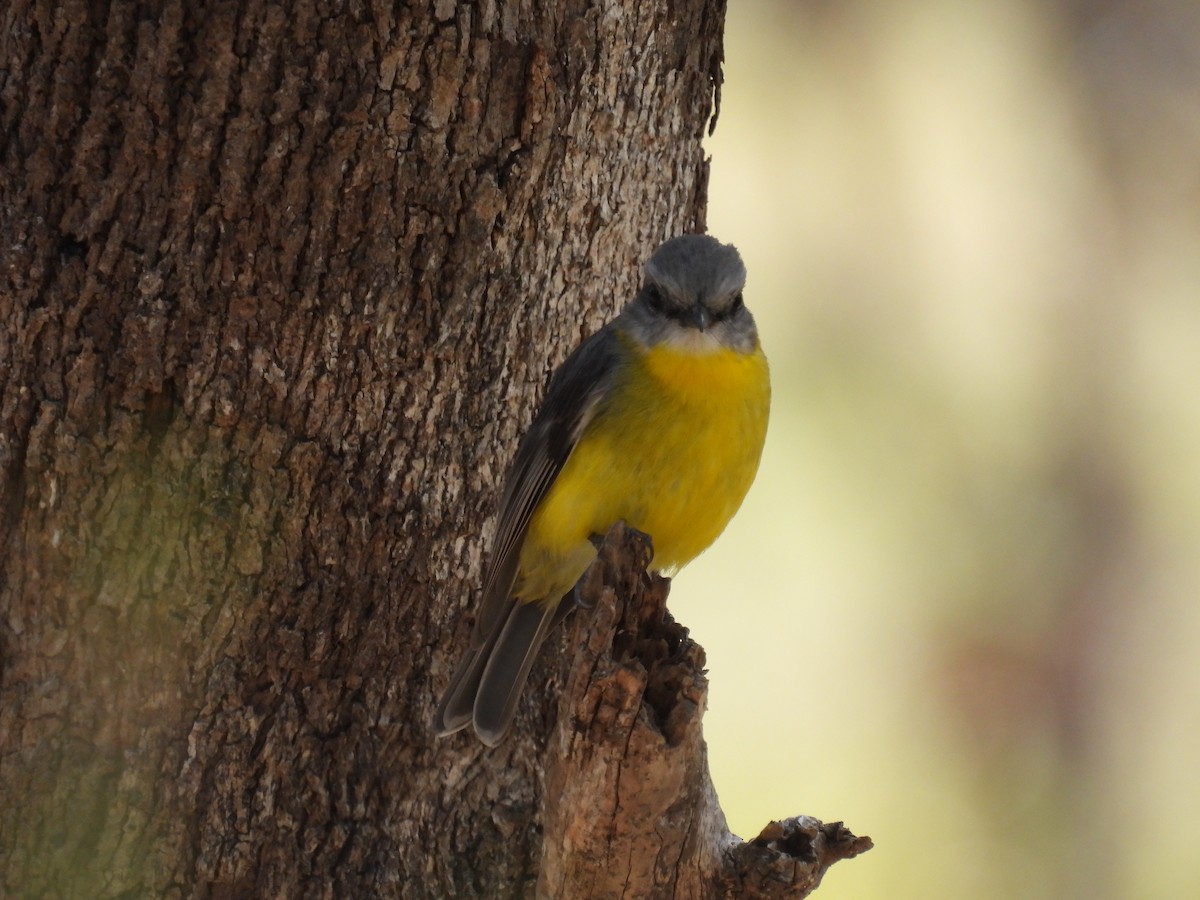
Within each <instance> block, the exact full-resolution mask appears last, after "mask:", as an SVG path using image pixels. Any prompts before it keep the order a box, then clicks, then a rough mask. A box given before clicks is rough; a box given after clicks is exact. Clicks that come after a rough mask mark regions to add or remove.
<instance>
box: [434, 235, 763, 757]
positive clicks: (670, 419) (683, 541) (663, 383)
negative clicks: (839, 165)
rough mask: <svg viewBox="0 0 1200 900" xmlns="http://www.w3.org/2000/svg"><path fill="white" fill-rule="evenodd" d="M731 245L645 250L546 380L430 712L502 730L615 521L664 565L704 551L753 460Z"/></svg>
mask: <svg viewBox="0 0 1200 900" xmlns="http://www.w3.org/2000/svg"><path fill="white" fill-rule="evenodd" d="M745 284H746V267H745V265H744V264H743V263H742V259H741V256H740V255H739V253H738V251H737V249H736V248H735V247H733V246H732V245H729V244H723V243H721V242H720V241H718V240H717V239H716V238H714V237H711V236H709V235H705V234H683V235H679V236H676V237H673V238H671V239H669V240H667V241H665V242H664V243H662V244H661V245H660V246H659V247H658V248H657V249H656V250H655V251H654V252H653V253H652V254H651V255H650V257H649V260H648V261H647V262H646V263H645V266H644V270H643V278H642V281H641V287H640V289H639V290H638V291H637V293H636V294H635V295H634V297H633V299H632V300H631V301H630V302H628V303H627V304H626V305H625V306H624V308H623V309H622V310H621V312H620V314H619V315H618V316H617V317H616V318H615V319H613V320H612V321H610V322H609V323H608V324H607V325H605V326H604V327H602V328H601V329H600V330H599V331H597V332H595V333H594V334H592V335H591V336H590V337H589V338H587V339H586V340H584V341H583V343H581V344H580V345H579V346H578V347H577V348H576V349H575V351H574V352H573V353H572V354H571V355H570V356H568V357H567V359H566V361H565V362H563V364H562V365H561V366H560V367H559V369H558V370H557V371H556V372H555V373H554V375H553V376H552V377H551V379H550V384H549V387H548V388H547V390H546V395H545V398H544V400H543V402H542V406H541V408H540V409H539V410H538V412H537V414H536V415H535V416H534V419H533V421H532V423H531V424H530V426H529V428H528V430H527V431H526V433H525V435H524V437H523V438H522V440H521V441H520V444H519V445H518V448H517V452H516V455H515V457H514V458H513V463H512V466H511V468H510V470H509V473H508V476H507V478H506V479H505V484H504V490H503V493H502V496H501V500H500V508H499V520H498V525H497V528H496V535H495V539H494V543H493V546H492V548H491V552H490V556H489V559H488V564H487V567H486V569H485V575H484V579H483V592H482V595H481V597H480V600H479V606H478V609H477V613H476V617H475V623H474V626H473V629H472V633H471V638H470V643H469V646H468V648H467V651H466V653H465V654H464V656H463V658H462V659H461V661H460V662H459V665H458V668H457V669H456V671H455V673H454V675H453V677H452V678H451V680H450V683H449V686H448V687H447V688H446V690H445V693H444V695H443V697H442V700H441V703H440V704H439V706H438V708H437V712H436V714H435V717H434V730H435V731H436V732H437V734H438V735H440V736H445V735H449V734H452V733H454V732H456V731H459V730H461V729H464V728H466V727H467V726H473V728H474V731H475V734H476V735H477V736H478V738H479V739H480V740H481V741H482V742H483V743H484V744H486V745H488V746H492V747H494V746H496V745H497V744H498V743H500V741H501V740H502V739H503V738H504V736H505V734H506V732H507V731H508V729H509V727H510V725H511V724H512V720H513V717H514V715H515V713H516V710H517V704H518V700H519V699H520V696H521V692H522V690H523V688H524V685H525V681H526V679H527V677H528V675H529V671H530V667H531V666H532V664H533V661H534V659H535V658H536V656H537V653H538V650H539V648H540V647H541V645H542V642H543V641H544V640H545V638H546V636H547V634H549V633H550V631H551V630H552V628H553V627H554V626H555V625H557V624H558V623H559V622H561V621H562V620H563V619H564V618H566V615H567V613H569V612H570V611H571V610H572V609H574V607H575V606H576V599H575V597H574V596H573V590H574V588H575V586H576V584H577V583H578V582H579V581H580V579H581V577H582V576H583V574H584V573H585V572H586V570H587V568H588V566H589V565H590V564H591V563H592V561H593V560H594V559H595V558H596V554H597V550H596V544H595V543H594V540H595V539H596V538H597V537H598V536H602V535H604V534H605V533H607V531H608V530H609V528H610V527H611V526H612V525H614V524H615V523H616V522H617V521H619V520H624V521H625V523H626V524H627V525H628V526H630V527H632V528H635V529H637V530H638V531H641V532H643V533H645V534H646V535H648V536H649V537H650V541H651V546H652V552H653V557H652V559H651V562H650V565H649V569H650V571H653V572H659V573H661V574H663V575H666V576H668V577H669V576H672V575H674V574H675V573H676V572H678V570H679V569H680V568H681V567H683V566H684V565H686V564H687V563H688V562H690V561H691V560H693V559H694V558H695V557H697V556H698V555H699V554H700V553H702V552H703V551H704V550H706V549H707V548H708V547H709V546H710V545H711V544H712V543H713V542H714V541H715V540H716V538H717V537H718V535H720V533H721V532H722V531H723V530H724V529H725V526H726V525H727V524H728V522H729V520H730V519H731V518H732V517H733V515H734V513H736V512H737V510H738V508H739V507H740V506H741V504H742V500H743V499H744V498H745V496H746V493H747V491H748V490H749V489H750V485H751V483H752V482H753V480H754V477H755V474H756V473H757V471H758V465H759V460H760V458H761V456H762V449H763V444H764V441H765V439H766V433H767V421H768V418H769V414H770V399H771V384H770V373H769V368H768V364H767V359H766V356H765V355H764V353H763V350H762V346H761V343H760V341H759V336H758V329H757V327H756V325H755V322H754V317H753V316H752V315H751V314H750V310H749V309H748V308H747V307H746V304H745V300H744V297H743V292H744V289H745Z"/></svg>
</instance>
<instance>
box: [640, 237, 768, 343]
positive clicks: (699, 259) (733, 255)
mask: <svg viewBox="0 0 1200 900" xmlns="http://www.w3.org/2000/svg"><path fill="white" fill-rule="evenodd" d="M645 275H646V277H645V279H644V280H643V282H642V288H641V290H640V291H638V294H637V296H636V297H635V298H634V300H633V302H632V303H630V304H629V305H628V306H627V307H626V308H625V310H624V312H623V313H622V314H621V318H622V320H624V321H625V322H627V323H628V324H627V330H628V332H629V333H630V334H631V335H632V336H633V337H634V338H636V339H637V340H638V341H639V342H640V343H641V344H643V345H644V346H647V347H652V346H654V345H656V344H663V343H669V344H671V345H673V346H674V347H675V348H676V349H678V350H683V351H686V352H690V353H706V352H708V353H711V352H713V351H715V350H718V349H720V348H722V347H725V348H728V349H730V350H737V351H739V352H741V353H751V352H753V351H754V349H755V348H756V347H757V346H758V331H757V329H756V328H755V326H754V317H753V316H751V315H750V311H749V310H748V309H746V307H745V305H744V304H743V302H742V289H743V288H744V287H745V286H746V267H745V266H744V265H743V264H742V258H741V257H740V256H739V255H738V252H737V250H735V249H734V248H733V247H732V246H731V245H729V244H722V243H721V242H720V241H718V240H717V239H716V238H712V237H709V236H708V235H706V234H685V235H681V236H680V237H675V238H671V239H670V240H669V241H667V242H666V243H664V244H662V245H660V246H659V248H658V249H657V250H655V251H654V255H653V256H651V257H650V261H649V262H647V263H646V271H645Z"/></svg>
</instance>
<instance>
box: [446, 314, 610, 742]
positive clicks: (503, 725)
mask: <svg viewBox="0 0 1200 900" xmlns="http://www.w3.org/2000/svg"><path fill="white" fill-rule="evenodd" d="M618 340H620V339H619V338H618V337H617V335H616V333H615V329H614V327H613V325H612V324H611V323H610V324H609V325H606V326H605V327H604V328H602V329H600V330H599V331H597V332H596V333H595V334H594V335H592V336H591V337H590V338H588V339H587V340H586V341H584V342H583V343H582V344H580V345H579V347H578V348H577V349H576V350H575V352H574V353H572V354H571V355H570V356H569V357H568V358H567V360H566V362H564V363H563V364H562V366H561V367H560V368H559V370H558V371H557V372H556V373H555V375H554V378H553V379H551V381H550V387H549V388H548V389H547V390H546V398H545V400H544V401H543V402H542V407H541V409H540V410H538V413H537V415H536V416H535V417H534V420H533V423H532V424H531V425H530V427H529V431H527V432H526V433H525V437H524V438H522V440H521V444H520V446H519V447H518V448H517V455H516V457H515V458H514V460H513V465H512V468H511V469H510V470H509V473H508V478H507V480H506V482H505V486H504V494H503V498H502V499H501V501H500V523H499V526H498V527H497V529H496V542H495V545H494V547H493V548H492V555H491V558H490V560H489V563H488V568H487V573H486V576H485V580H484V589H483V598H482V599H481V600H480V602H479V611H478V614H477V615H476V617H475V627H474V628H473V629H472V631H471V643H470V646H469V647H468V648H467V652H466V654H465V655H464V656H463V658H462V660H461V661H460V662H459V664H458V669H457V670H456V671H455V673H454V676H453V677H452V678H451V679H450V684H449V686H448V687H447V688H446V692H445V694H444V695H443V696H442V701H441V703H439V704H438V710H437V713H436V715H435V719H434V725H435V728H436V729H437V731H438V733H439V734H450V733H452V732H454V731H457V730H458V729H460V728H464V727H465V726H466V725H467V724H468V723H469V722H471V720H472V716H473V715H474V711H475V710H476V709H477V708H478V709H479V710H480V713H479V715H480V721H479V722H478V723H477V725H476V731H477V732H478V733H479V735H480V737H482V738H483V739H484V740H485V741H486V742H487V743H489V744H495V743H496V742H497V741H499V740H500V738H501V737H502V736H503V734H504V731H505V729H507V727H508V723H509V722H510V721H511V720H512V715H513V712H514V711H515V709H516V701H517V699H518V697H519V696H520V690H521V686H522V685H523V684H524V681H525V677H526V675H528V673H529V667H530V665H531V664H532V662H533V657H534V655H535V654H536V653H537V649H538V647H539V646H540V645H541V643H542V640H543V639H544V638H545V636H546V634H547V633H548V631H549V629H550V628H552V627H553V626H554V625H555V624H557V623H558V622H559V621H560V619H561V613H560V611H559V610H554V609H549V608H547V607H543V606H540V605H537V606H525V605H523V604H518V603H517V602H516V601H514V600H513V599H512V598H511V597H510V594H511V592H512V587H513V582H514V581H515V580H516V576H517V566H518V564H519V562H520V559H521V545H522V544H523V543H524V541H525V533H526V531H527V530H528V528H529V520H530V518H531V517H532V516H533V512H534V510H535V509H537V507H538V504H539V503H541V502H542V499H543V498H544V497H545V496H546V492H547V491H549V490H550V486H551V485H552V484H554V479H555V478H557V477H558V473H559V472H561V471H562V468H563V466H564V465H565V464H566V462H567V459H568V458H569V457H570V455H571V451H572V450H573V449H574V448H575V444H576V443H578V441H579V436H580V435H581V434H582V433H583V431H584V429H586V428H587V426H588V423H589V422H591V421H592V419H593V417H594V416H595V415H596V411H597V410H598V409H599V408H600V406H601V404H602V403H603V402H604V398H605V397H606V396H607V395H608V392H609V389H610V388H611V386H612V383H613V378H614V374H615V371H616V359H617V353H618V350H619V348H618V346H617V341H618ZM485 675H486V676H487V678H486V679H485ZM485 682H486V685H485ZM481 691H484V693H485V694H486V696H485V697H484V698H483V700H484V702H483V703H482V704H477V703H476V699H477V694H479V693H480V692H481Z"/></svg>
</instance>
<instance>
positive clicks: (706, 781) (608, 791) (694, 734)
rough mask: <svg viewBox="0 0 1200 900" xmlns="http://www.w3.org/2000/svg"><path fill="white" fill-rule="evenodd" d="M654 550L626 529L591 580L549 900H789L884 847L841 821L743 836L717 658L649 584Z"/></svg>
mask: <svg viewBox="0 0 1200 900" xmlns="http://www.w3.org/2000/svg"><path fill="white" fill-rule="evenodd" d="M651 556H652V553H651V550H650V541H649V539H648V538H647V537H646V536H645V535H642V534H640V533H638V532H636V531H632V530H627V529H626V528H625V526H624V524H623V523H618V524H617V525H616V526H614V528H613V529H612V531H610V532H609V534H608V536H607V537H606V539H605V542H604V544H603V546H602V547H601V549H600V556H599V561H598V563H597V564H596V565H594V566H593V567H592V568H591V569H590V570H589V571H588V574H587V576H586V579H585V581H584V586H583V589H582V596H583V598H584V602H585V603H586V604H588V607H589V608H585V609H583V610H580V611H578V612H577V613H576V614H575V617H574V625H573V627H572V628H571V631H572V634H571V636H570V640H569V643H570V646H571V647H573V648H575V649H574V650H573V652H571V653H567V654H565V656H564V658H565V660H566V663H567V665H568V668H567V669H566V670H565V674H564V681H565V690H564V691H563V693H562V699H561V700H560V703H559V710H558V721H557V724H556V725H555V728H554V732H553V738H552V740H551V752H549V753H548V754H547V756H546V793H545V798H544V800H543V804H544V806H543V809H544V813H543V822H544V826H545V846H544V851H543V852H544V855H543V860H542V871H541V878H540V880H539V882H538V895H539V896H543V897H597V898H608V897H613V898H616V897H691V898H713V900H718V898H724V897H779V898H783V897H787V898H799V897H805V896H808V894H809V893H810V892H811V891H812V890H813V889H815V888H816V887H817V885H818V884H820V881H821V877H822V876H823V875H824V874H825V871H826V869H828V868H829V866H831V865H833V864H834V863H835V862H837V861H838V860H842V859H849V858H850V857H853V856H857V855H858V854H859V853H862V852H864V851H866V850H868V849H870V847H871V840H870V838H858V837H855V836H854V835H853V834H851V833H850V832H849V831H847V830H846V829H845V828H843V827H842V825H841V823H840V822H838V823H834V824H832V825H823V824H822V823H821V822H818V821H817V820H816V819H811V818H808V817H802V818H798V819H789V820H787V821H785V822H772V823H771V824H770V825H768V826H767V827H766V828H765V829H764V830H763V832H762V834H760V835H759V836H758V837H757V838H755V839H754V840H752V841H749V842H743V841H741V840H739V839H738V838H737V837H735V836H734V835H732V834H730V832H729V829H728V826H727V825H726V824H725V815H724V814H723V813H722V812H721V807H720V806H719V805H718V803H717V796H716V792H715V791H714V790H713V785H712V781H711V779H710V778H709V773H708V759H707V754H706V751H705V746H704V739H703V736H702V733H701V727H700V725H701V718H702V716H703V714H704V708H705V705H706V699H707V695H708V679H707V678H706V677H705V674H704V663H705V659H704V650H703V648H701V647H700V646H699V645H698V644H695V643H693V642H692V640H691V639H690V638H689V637H688V634H687V629H686V628H683V627H681V626H680V625H678V624H677V623H676V622H675V621H674V620H673V619H672V618H671V616H670V614H669V613H668V612H667V609H666V602H667V592H668V589H669V588H670V582H669V581H667V580H666V579H664V578H660V577H658V576H652V575H647V574H646V565H647V564H648V563H649V562H650V558H651Z"/></svg>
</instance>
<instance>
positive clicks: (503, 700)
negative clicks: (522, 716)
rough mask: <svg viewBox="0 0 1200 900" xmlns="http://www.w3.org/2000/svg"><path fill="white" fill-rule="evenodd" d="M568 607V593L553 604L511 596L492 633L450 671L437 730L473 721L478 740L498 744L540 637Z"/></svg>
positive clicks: (570, 603) (449, 730)
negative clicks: (524, 600) (523, 600)
mask: <svg viewBox="0 0 1200 900" xmlns="http://www.w3.org/2000/svg"><path fill="white" fill-rule="evenodd" d="M573 606H574V603H573V601H572V599H571V597H570V596H567V597H564V598H563V599H562V600H561V601H559V602H558V603H556V604H554V605H553V606H546V605H545V604H542V603H518V602H517V601H515V600H512V599H510V600H509V601H508V608H507V609H506V610H505V612H504V613H503V614H502V615H500V616H497V617H496V620H495V625H494V626H493V627H492V631H491V633H490V634H488V635H487V636H486V637H485V639H484V640H483V641H482V642H481V643H479V644H477V645H475V646H472V647H471V649H470V650H468V651H467V655H466V656H465V657H464V658H463V661H462V663H460V664H459V667H458V670H457V671H456V672H455V673H454V678H453V679H452V680H451V682H450V686H449V687H448V688H447V689H446V693H445V695H444V696H443V697H442V702H441V704H440V705H439V707H438V711H437V715H436V717H435V726H436V727H437V729H438V734H441V735H445V734H451V733H453V732H455V731H458V730H459V729H461V728H465V727H466V726H467V725H468V724H471V723H474V725H475V733H476V734H478V735H479V739H480V740H481V741H483V742H484V743H485V744H487V745H488V746H489V747H494V746H496V744H498V743H500V741H501V739H502V738H503V737H504V734H505V732H507V731H508V726H509V725H511V724H512V720H513V716H514V715H515V714H516V711H517V701H518V700H520V699H521V689H522V688H524V686H525V679H526V678H528V677H529V670H530V668H531V667H532V666H533V661H534V660H535V659H536V658H537V653H538V650H539V649H540V648H541V646H542V642H543V641H544V640H545V639H546V635H548V634H549V633H550V631H551V630H552V629H553V627H554V626H555V625H557V624H558V623H559V622H561V621H562V620H563V619H564V618H565V617H566V614H567V613H569V612H570V611H571V608H572V607H573Z"/></svg>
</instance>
